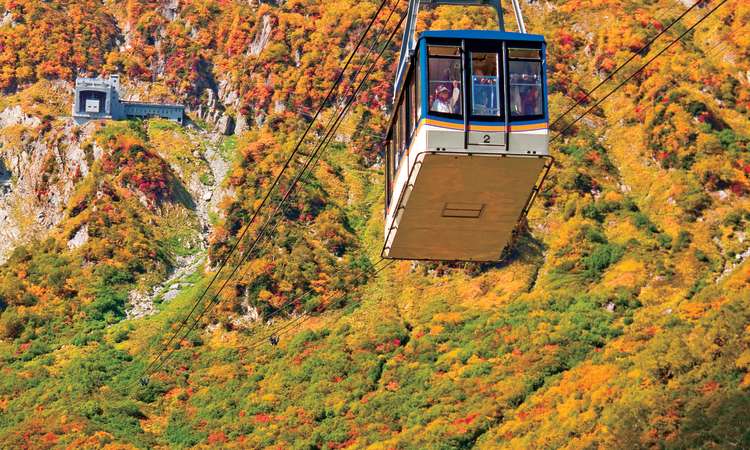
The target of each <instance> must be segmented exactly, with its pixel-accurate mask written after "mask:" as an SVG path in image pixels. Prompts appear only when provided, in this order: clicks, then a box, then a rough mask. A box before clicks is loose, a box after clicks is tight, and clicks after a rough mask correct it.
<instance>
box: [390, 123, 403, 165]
mask: <svg viewBox="0 0 750 450" xmlns="http://www.w3.org/2000/svg"><path fill="white" fill-rule="evenodd" d="M400 115H401V114H400V113H399V110H396V120H395V121H394V122H393V141H392V144H391V145H392V146H393V175H394V176H395V175H396V172H397V171H398V163H399V154H400V153H401V149H400V147H401V127H400V126H399V123H400V121H401V118H400V117H399V116H400Z"/></svg>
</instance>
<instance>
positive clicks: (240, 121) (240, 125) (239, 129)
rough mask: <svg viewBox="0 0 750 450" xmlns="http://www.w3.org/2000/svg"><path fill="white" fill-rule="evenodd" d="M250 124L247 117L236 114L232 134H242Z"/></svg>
mask: <svg viewBox="0 0 750 450" xmlns="http://www.w3.org/2000/svg"><path fill="white" fill-rule="evenodd" d="M249 129H250V126H249V125H248V123H247V117H245V116H244V115H242V114H239V115H238V116H237V123H236V124H235V126H234V134H242V133H244V132H245V131H247V130H249Z"/></svg>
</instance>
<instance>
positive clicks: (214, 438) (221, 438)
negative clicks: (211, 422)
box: [208, 431, 227, 444]
mask: <svg viewBox="0 0 750 450" xmlns="http://www.w3.org/2000/svg"><path fill="white" fill-rule="evenodd" d="M226 441H227V435H226V434H224V432H223V431H218V432H216V433H211V434H209V435H208V443H209V444H221V443H224V442H226Z"/></svg>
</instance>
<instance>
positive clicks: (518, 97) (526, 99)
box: [508, 48, 544, 117]
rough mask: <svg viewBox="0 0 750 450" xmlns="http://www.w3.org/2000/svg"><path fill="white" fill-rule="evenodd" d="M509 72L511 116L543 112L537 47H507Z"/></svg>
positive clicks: (532, 114)
mask: <svg viewBox="0 0 750 450" xmlns="http://www.w3.org/2000/svg"><path fill="white" fill-rule="evenodd" d="M508 58H509V59H510V61H509V62H508V71H509V73H510V113H511V116H513V117H534V116H541V115H543V114H544V106H543V103H542V101H543V98H542V97H543V91H542V61H541V51H540V50H539V49H527V48H511V49H508Z"/></svg>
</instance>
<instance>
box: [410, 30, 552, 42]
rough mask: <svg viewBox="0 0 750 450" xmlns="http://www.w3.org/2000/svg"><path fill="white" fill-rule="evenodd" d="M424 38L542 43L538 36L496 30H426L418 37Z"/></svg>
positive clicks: (541, 37)
mask: <svg viewBox="0 0 750 450" xmlns="http://www.w3.org/2000/svg"><path fill="white" fill-rule="evenodd" d="M424 38H453V39H455V38H461V39H498V40H513V41H527V42H544V36H542V35H540V34H527V33H515V32H511V31H496V30H428V31H423V32H422V33H421V34H420V35H419V39H424Z"/></svg>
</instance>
